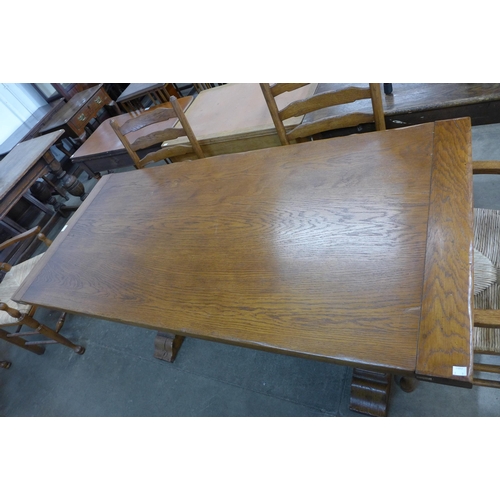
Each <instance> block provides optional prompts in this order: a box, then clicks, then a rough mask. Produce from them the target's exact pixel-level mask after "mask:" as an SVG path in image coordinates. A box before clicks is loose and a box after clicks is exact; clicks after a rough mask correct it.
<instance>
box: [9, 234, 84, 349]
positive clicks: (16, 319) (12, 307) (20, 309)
mask: <svg viewBox="0 0 500 500" xmlns="http://www.w3.org/2000/svg"><path fill="white" fill-rule="evenodd" d="M34 237H36V238H38V239H39V240H41V241H43V242H44V243H45V244H46V245H47V246H49V245H50V244H51V241H50V240H49V239H48V238H46V237H45V236H44V235H43V234H42V233H41V228H40V227H34V228H33V229H30V230H29V231H26V232H24V233H21V234H20V235H18V236H15V237H14V238H11V239H9V240H7V241H5V242H3V243H2V244H0V251H2V250H3V249H5V248H7V247H8V246H10V245H13V244H15V243H18V242H20V241H23V240H25V239H27V238H34ZM41 257H42V255H38V256H36V257H33V258H31V259H29V260H26V261H24V262H22V263H21V264H17V265H15V266H11V265H10V264H7V263H0V270H1V271H4V272H6V273H7V274H6V275H5V277H4V279H3V280H2V282H1V283H0V327H12V326H17V327H18V328H17V330H16V332H14V333H9V332H7V331H5V330H3V329H2V328H0V338H1V339H3V340H5V341H7V342H10V343H11V344H15V345H17V346H19V347H22V348H23V349H26V350H28V351H31V352H34V353H35V354H43V353H44V352H45V347H44V345H45V344H62V345H64V346H66V347H69V348H70V349H73V351H75V352H76V353H77V354H83V353H84V352H85V348H84V347H82V346H80V345H75V344H73V342H71V341H69V340H68V339H67V338H65V337H63V336H62V335H61V334H60V333H59V331H60V330H61V328H62V326H63V324H64V320H65V319H66V313H63V314H62V315H61V317H60V318H59V320H58V322H57V325H56V327H55V329H54V330H52V329H51V328H49V327H48V326H46V325H44V324H42V323H40V322H39V321H37V320H36V319H35V318H34V317H33V315H34V314H35V311H36V307H35V306H31V305H25V304H18V303H16V302H14V301H13V300H12V296H13V295H14V293H15V292H16V291H17V290H18V288H19V287H20V286H21V284H22V282H23V281H24V280H25V278H26V277H27V276H28V275H29V273H30V272H31V271H32V269H33V268H34V267H35V264H36V263H37V262H38V261H39V259H40V258H41ZM23 326H27V327H29V328H32V329H33V331H29V332H22V331H21V329H22V327H23ZM31 335H43V336H44V337H47V338H48V339H49V340H33V341H26V340H25V339H24V338H23V337H25V336H31ZM31 338H33V337H31Z"/></svg>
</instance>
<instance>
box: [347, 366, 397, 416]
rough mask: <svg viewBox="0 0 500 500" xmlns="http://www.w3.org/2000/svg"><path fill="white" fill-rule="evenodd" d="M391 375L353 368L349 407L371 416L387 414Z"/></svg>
mask: <svg viewBox="0 0 500 500" xmlns="http://www.w3.org/2000/svg"><path fill="white" fill-rule="evenodd" d="M391 381H392V375H391V374H389V373H380V372H372V371H369V370H362V369H360V368H355V369H354V371H353V374H352V382H351V399H350V402H349V409H350V410H352V411H356V412H358V413H364V414H366V415H371V416H372V417H385V416H387V407H388V403H389V394H390V392H391Z"/></svg>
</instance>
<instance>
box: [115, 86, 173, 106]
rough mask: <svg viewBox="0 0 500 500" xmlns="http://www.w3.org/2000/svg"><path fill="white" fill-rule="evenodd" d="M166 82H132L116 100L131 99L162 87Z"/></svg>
mask: <svg viewBox="0 0 500 500" xmlns="http://www.w3.org/2000/svg"><path fill="white" fill-rule="evenodd" d="M164 85H165V84H164V83H131V84H130V85H129V86H128V87H127V88H126V89H125V90H124V91H123V92H122V93H121V94H120V97H118V99H117V100H116V102H123V101H129V100H130V99H134V98H136V97H140V96H142V95H144V94H146V93H148V92H151V91H153V90H158V89H161V88H162V87H163V86H164Z"/></svg>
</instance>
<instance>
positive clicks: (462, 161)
mask: <svg viewBox="0 0 500 500" xmlns="http://www.w3.org/2000/svg"><path fill="white" fill-rule="evenodd" d="M145 199H147V203H144V200H145ZM103 214H104V215H103ZM472 242H473V207H472V165H471V126H470V120H469V119H468V118H463V119H456V120H449V121H442V122H436V123H426V124H423V125H418V126H414V127H408V128H403V129H396V130H386V131H380V132H373V133H367V134H362V135H355V136H348V137H342V138H335V139H325V140H321V141H312V142H305V143H301V144H294V145H290V146H280V147H275V148H269V149H262V150H257V151H250V152H246V153H238V154H229V155H223V156H219V157H210V158H205V159H200V160H196V161H191V162H184V163H177V164H171V165H166V166H164V167H163V166H160V167H154V168H149V169H143V170H137V171H132V172H122V173H118V174H111V175H108V176H105V177H104V178H102V179H101V180H100V181H99V182H98V183H97V185H96V187H95V188H94V189H93V191H92V192H91V193H90V195H89V197H88V198H87V199H86V200H85V201H84V202H83V204H82V205H81V207H80V208H79V209H78V211H77V212H76V213H75V214H74V216H73V217H72V218H71V219H70V221H69V223H68V227H67V228H66V230H64V231H63V232H61V233H60V234H59V235H58V236H57V238H56V239H55V241H54V243H53V244H52V246H51V247H50V248H49V249H48V251H47V252H46V253H45V255H44V256H43V257H42V259H41V260H40V261H39V263H38V265H37V267H36V268H35V269H34V271H33V272H32V273H31V274H30V276H29V277H28V279H27V280H26V281H25V282H24V284H23V285H22V286H21V288H20V290H19V292H18V293H17V295H16V296H15V300H18V301H21V302H26V303H30V304H35V305H39V306H43V307H48V308H52V309H60V310H65V311H68V312H70V313H75V314H84V315H88V316H92V317H96V318H102V319H106V320H112V321H118V322H123V323H126V324H131V325H137V326H142V327H146V328H152V329H157V330H159V331H163V332H168V333H169V334H170V335H172V338H173V339H174V340H173V342H172V345H173V349H175V348H176V346H178V345H179V343H180V341H181V340H182V338H184V336H193V337H198V338H201V339H207V340H213V341H220V342H227V343H231V344H236V345H240V346H244V347H252V348H258V349H264V350H269V351H273V352H278V353H283V354H291V355H297V356H303V357H307V358H312V359H317V360H321V361H330V362H334V363H342V364H347V365H351V366H354V367H355V368H356V370H358V373H355V375H356V377H355V379H356V383H354V379H353V385H352V392H351V407H352V408H353V409H356V410H358V411H366V412H368V413H371V412H372V410H373V414H377V411H382V414H383V413H384V411H385V410H384V408H385V407H386V406H384V405H386V399H385V400H383V401H381V402H380V405H379V406H380V408H382V410H380V408H379V407H378V406H377V405H378V403H377V405H375V406H377V408H375V409H374V408H373V407H374V398H375V397H376V396H375V393H376V392H377V391H376V390H372V389H373V387H374V383H373V379H372V378H370V374H372V373H375V374H386V373H389V374H400V375H403V376H414V377H416V378H419V379H423V380H427V381H431V382H439V383H447V384H452V385H458V386H463V387H471V386H472V376H473V374H472V371H473V363H472V361H473V349H472V340H471V339H472V337H471V332H472V328H473V326H472V325H473V318H472V310H473V308H472V297H473V285H472V267H473V260H472V259H473V244H472ZM356 370H355V372H356ZM364 370H366V372H365V371H364ZM366 374H368V375H366ZM364 375H366V377H365V378H363V376H364ZM363 380H365V382H363Z"/></svg>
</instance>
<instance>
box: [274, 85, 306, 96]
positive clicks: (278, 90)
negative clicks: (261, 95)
mask: <svg viewBox="0 0 500 500" xmlns="http://www.w3.org/2000/svg"><path fill="white" fill-rule="evenodd" d="M306 85H309V84H308V83H275V84H274V85H271V93H272V94H273V96H274V97H276V96H277V95H280V94H283V93H285V92H291V91H292V90H297V89H300V88H301V87H305V86H306Z"/></svg>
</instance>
